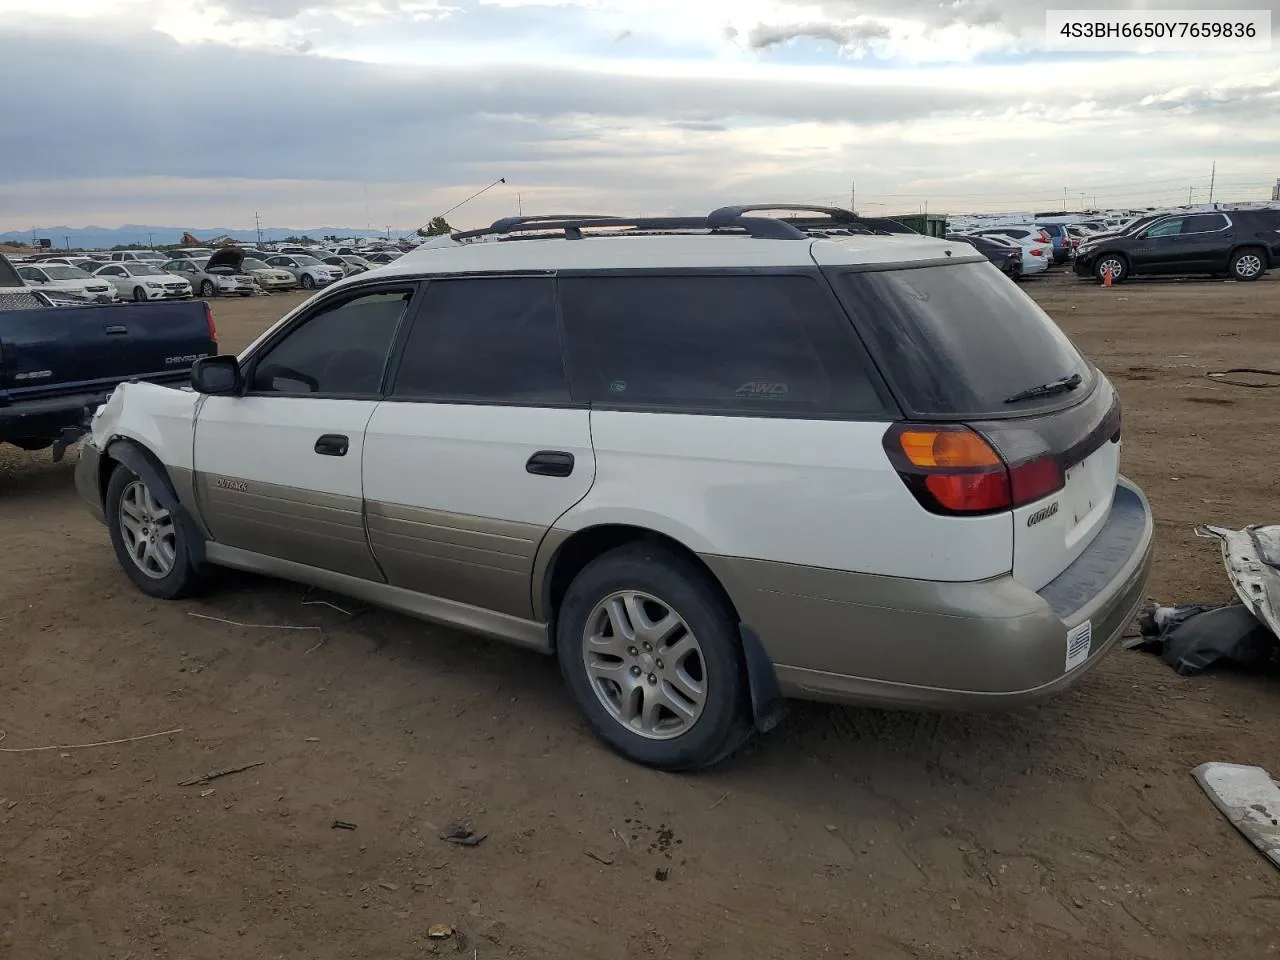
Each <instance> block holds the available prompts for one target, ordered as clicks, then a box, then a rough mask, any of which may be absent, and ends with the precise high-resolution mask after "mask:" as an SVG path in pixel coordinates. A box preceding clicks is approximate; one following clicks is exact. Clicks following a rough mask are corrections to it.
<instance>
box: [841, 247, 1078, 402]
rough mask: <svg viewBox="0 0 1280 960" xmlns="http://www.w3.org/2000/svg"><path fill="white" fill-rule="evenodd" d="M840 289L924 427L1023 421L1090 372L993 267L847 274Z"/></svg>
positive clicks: (883, 366) (1050, 323) (966, 265)
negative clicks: (1060, 385) (1040, 389)
mask: <svg viewBox="0 0 1280 960" xmlns="http://www.w3.org/2000/svg"><path fill="white" fill-rule="evenodd" d="M836 287H837V289H838V291H839V293H840V296H841V298H842V299H843V300H844V301H845V304H846V306H847V307H848V308H849V312H850V313H851V314H852V315H853V316H854V319H855V322H856V323H857V325H858V329H859V331H860V332H861V333H862V336H863V338H864V339H865V340H866V341H867V346H868V347H869V348H870V349H871V351H872V353H873V354H874V356H875V358H876V360H877V361H879V363H880V367H881V369H882V370H884V371H885V374H886V376H887V377H888V379H889V381H890V383H891V385H892V386H893V387H894V388H895V390H897V392H898V394H899V398H900V399H901V400H902V401H903V403H904V405H905V406H906V407H907V408H908V409H909V412H910V413H911V414H912V415H913V416H917V417H948V418H950V417H956V418H962V417H993V416H1018V415H1023V414H1026V413H1028V412H1030V411H1035V410H1036V409H1037V408H1040V407H1045V406H1056V405H1058V404H1061V403H1062V402H1063V401H1064V396H1063V395H1061V394H1059V395H1057V396H1048V397H1042V398H1037V399H1032V400H1025V401H1021V402H1018V403H1012V404H1011V403H1006V402H1005V401H1006V399H1007V398H1009V397H1012V396H1013V395H1014V394H1016V393H1020V392H1021V391H1023V390H1026V389H1028V388H1030V387H1035V386H1039V385H1040V384H1044V383H1049V382H1051V381H1054V380H1058V379H1060V378H1062V377H1069V376H1071V375H1072V374H1077V373H1078V374H1080V376H1081V377H1082V378H1083V383H1082V384H1081V386H1080V388H1079V389H1078V390H1077V391H1076V395H1077V396H1083V395H1084V394H1085V393H1087V392H1088V390H1089V387H1090V386H1091V383H1092V377H1093V374H1092V370H1091V368H1090V367H1089V364H1088V363H1087V362H1086V361H1085V360H1084V358H1083V357H1082V356H1080V353H1079V351H1077V350H1076V348H1075V346H1074V345H1073V344H1072V343H1071V341H1070V340H1069V339H1067V336H1066V334H1064V333H1063V332H1062V331H1061V330H1059V329H1058V327H1057V325H1056V324H1055V323H1054V322H1053V321H1052V320H1051V319H1049V316H1048V315H1047V314H1046V313H1045V312H1044V311H1043V310H1041V309H1040V308H1039V307H1038V306H1036V304H1035V302H1034V301H1033V300H1032V299H1031V298H1030V297H1028V296H1027V295H1026V294H1024V293H1023V292H1022V291H1021V290H1019V289H1018V287H1016V286H1015V285H1014V284H1012V283H1010V282H1009V281H1008V280H1006V279H1005V278H1004V276H1003V275H1002V274H1001V273H1000V271H999V270H997V269H996V268H995V267H993V266H992V265H991V264H989V263H963V264H954V265H950V266H942V267H923V268H920V269H914V270H886V271H879V272H869V273H845V274H842V275H840V276H838V277H837V278H836Z"/></svg>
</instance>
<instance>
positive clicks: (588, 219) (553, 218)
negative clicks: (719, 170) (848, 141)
mask: <svg viewBox="0 0 1280 960" xmlns="http://www.w3.org/2000/svg"><path fill="white" fill-rule="evenodd" d="M755 211H779V212H781V211H792V212H796V213H808V214H817V216H810V217H786V218H781V217H766V216H748V215H747V214H749V213H752V212H755ZM593 228H614V229H616V230H618V231H619V232H621V233H623V234H633V235H634V234H651V233H672V232H677V231H687V230H703V231H709V232H711V233H718V232H727V231H734V232H736V231H742V232H743V233H745V234H747V235H748V236H751V237H754V238H756V239H759V240H808V239H811V238H812V237H813V236H814V232H818V233H821V232H823V231H829V232H832V233H857V234H883V233H914V232H915V231H914V230H911V229H909V228H908V227H905V226H903V225H902V224H901V223H898V222H897V221H896V220H889V219H886V218H884V217H860V216H858V215H857V214H856V213H853V212H852V211H849V210H843V209H841V208H839V207H823V206H810V205H808V204H798V203H760V204H746V205H742V206H730V207H720V208H719V209H716V210H713V211H711V213H710V214H709V215H708V216H705V217H615V216H609V215H607V214H586V215H572V214H542V215H538V216H528V217H524V216H520V217H503V218H502V219H500V220H495V221H494V222H493V223H492V224H490V225H489V226H488V227H482V228H480V229H478V230H464V231H461V232H459V233H454V234H451V235H450V237H451V239H453V240H455V241H459V242H461V241H464V240H475V239H479V238H481V237H492V236H498V237H506V238H508V239H516V236H514V235H517V234H528V233H535V232H540V233H546V232H560V233H562V234H563V235H564V237H565V239H567V240H581V239H582V238H583V236H584V234H583V230H586V229H593Z"/></svg>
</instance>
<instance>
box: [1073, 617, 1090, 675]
mask: <svg viewBox="0 0 1280 960" xmlns="http://www.w3.org/2000/svg"><path fill="white" fill-rule="evenodd" d="M1092 646H1093V621H1091V620H1086V621H1085V622H1084V623H1082V624H1080V626H1078V627H1075V628H1073V629H1071V630H1068V631H1067V669H1068V670H1074V669H1075V668H1076V667H1078V666H1080V664H1082V663H1084V662H1085V661H1086V660H1088V659H1089V650H1090V648H1091V647H1092Z"/></svg>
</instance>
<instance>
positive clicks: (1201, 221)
mask: <svg viewBox="0 0 1280 960" xmlns="http://www.w3.org/2000/svg"><path fill="white" fill-rule="evenodd" d="M1226 228H1227V218H1226V217H1224V216H1223V215H1222V214H1220V213H1198V214H1196V215H1195V216H1191V217H1187V218H1186V219H1185V220H1183V221H1182V232H1183V233H1211V232H1212V231H1214V230H1225V229H1226Z"/></svg>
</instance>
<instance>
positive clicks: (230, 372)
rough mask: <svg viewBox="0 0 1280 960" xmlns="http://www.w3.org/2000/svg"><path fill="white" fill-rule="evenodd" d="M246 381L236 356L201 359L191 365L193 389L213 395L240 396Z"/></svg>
mask: <svg viewBox="0 0 1280 960" xmlns="http://www.w3.org/2000/svg"><path fill="white" fill-rule="evenodd" d="M243 384H244V380H243V378H242V376H241V374H240V361H239V360H237V359H236V358H235V357H234V356H230V355H222V356H217V357H201V358H200V359H199V360H197V361H196V362H195V363H193V364H192V365H191V389H192V390H194V391H195V392H196V393H207V394H211V395H226V394H238V393H239V392H240V390H241V387H242V386H243Z"/></svg>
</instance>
